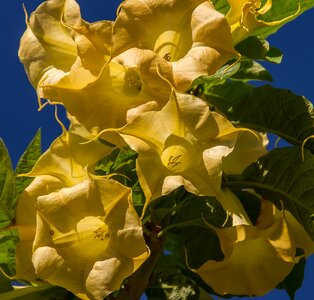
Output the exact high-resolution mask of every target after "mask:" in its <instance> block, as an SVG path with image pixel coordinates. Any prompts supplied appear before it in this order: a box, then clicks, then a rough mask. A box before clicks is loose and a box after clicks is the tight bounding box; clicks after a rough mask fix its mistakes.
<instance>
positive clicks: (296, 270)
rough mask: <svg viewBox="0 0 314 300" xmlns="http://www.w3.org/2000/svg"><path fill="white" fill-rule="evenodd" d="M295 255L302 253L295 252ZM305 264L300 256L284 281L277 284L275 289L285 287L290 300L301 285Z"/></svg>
mask: <svg viewBox="0 0 314 300" xmlns="http://www.w3.org/2000/svg"><path fill="white" fill-rule="evenodd" d="M297 255H302V253H300V254H298V253H297ZM305 264H306V260H305V258H304V257H302V258H301V259H300V261H299V262H298V263H297V264H296V265H295V266H294V267H293V269H292V271H291V272H290V274H289V275H288V276H287V277H286V278H285V279H284V281H283V282H281V283H280V284H279V285H278V286H277V289H285V290H286V291H287V293H288V295H289V297H290V299H291V300H294V296H295V293H296V291H297V290H298V289H299V288H300V287H301V286H302V282H303V278H304V270H305Z"/></svg>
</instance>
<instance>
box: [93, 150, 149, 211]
mask: <svg viewBox="0 0 314 300" xmlns="http://www.w3.org/2000/svg"><path fill="white" fill-rule="evenodd" d="M137 156H138V155H137V153H136V152H135V151H133V150H132V149H130V148H128V147H124V148H122V149H115V150H114V151H113V152H111V153H110V154H109V155H107V156H106V157H104V158H103V159H101V160H100V161H99V162H98V163H97V165H96V167H95V173H96V175H101V176H102V175H112V174H114V177H115V179H116V180H117V181H119V182H121V183H122V184H124V185H126V186H128V187H130V188H131V189H132V200H133V205H134V207H135V209H136V211H137V213H138V214H139V215H141V212H142V208H143V206H144V203H145V196H144V193H143V190H142V188H141V186H140V184H139V182H138V178H137V174H136V168H135V161H136V158H137Z"/></svg>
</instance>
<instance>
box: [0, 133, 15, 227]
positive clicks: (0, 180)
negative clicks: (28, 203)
mask: <svg viewBox="0 0 314 300" xmlns="http://www.w3.org/2000/svg"><path fill="white" fill-rule="evenodd" d="M14 179H15V178H14V173H13V170H12V163H11V160H10V157H9V154H8V150H7V148H6V147H5V144H4V143H3V141H2V140H1V139H0V228H1V227H5V226H8V225H9V224H10V223H11V220H12V219H13V218H14V211H13V210H12V208H11V202H12V198H13V195H14Z"/></svg>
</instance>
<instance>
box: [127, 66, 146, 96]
mask: <svg viewBox="0 0 314 300" xmlns="http://www.w3.org/2000/svg"><path fill="white" fill-rule="evenodd" d="M141 88H142V81H141V77H140V75H139V74H138V71H137V70H136V68H129V69H127V70H126V72H125V75H124V86H123V89H124V91H125V92H126V94H129V95H136V94H138V93H139V92H140V91H141Z"/></svg>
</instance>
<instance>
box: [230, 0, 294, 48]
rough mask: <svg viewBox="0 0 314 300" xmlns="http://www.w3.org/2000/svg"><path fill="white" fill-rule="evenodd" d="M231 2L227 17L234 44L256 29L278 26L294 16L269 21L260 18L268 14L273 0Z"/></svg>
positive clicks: (238, 0) (231, 0)
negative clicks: (259, 17) (263, 0)
mask: <svg viewBox="0 0 314 300" xmlns="http://www.w3.org/2000/svg"><path fill="white" fill-rule="evenodd" d="M227 1H228V2H229V4H230V11H229V12H228V13H227V15H226V18H227V21H228V23H229V25H230V27H231V33H232V38H233V43H234V45H237V44H238V43H239V42H241V41H242V40H244V39H245V38H247V37H248V36H250V35H251V34H252V33H254V31H256V30H257V29H259V28H262V27H266V26H276V25H280V24H281V23H283V22H285V21H287V20H288V19H291V18H292V17H294V16H295V15H296V14H298V12H299V10H298V11H297V12H296V13H295V14H293V15H292V16H288V17H286V18H282V19H280V20H276V21H272V22H267V21H263V20H260V19H258V16H261V15H264V14H266V13H267V12H268V11H269V10H270V9H271V8H272V0H267V1H265V2H263V3H262V1H261V0H227ZM296 2H297V1H296Z"/></svg>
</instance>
